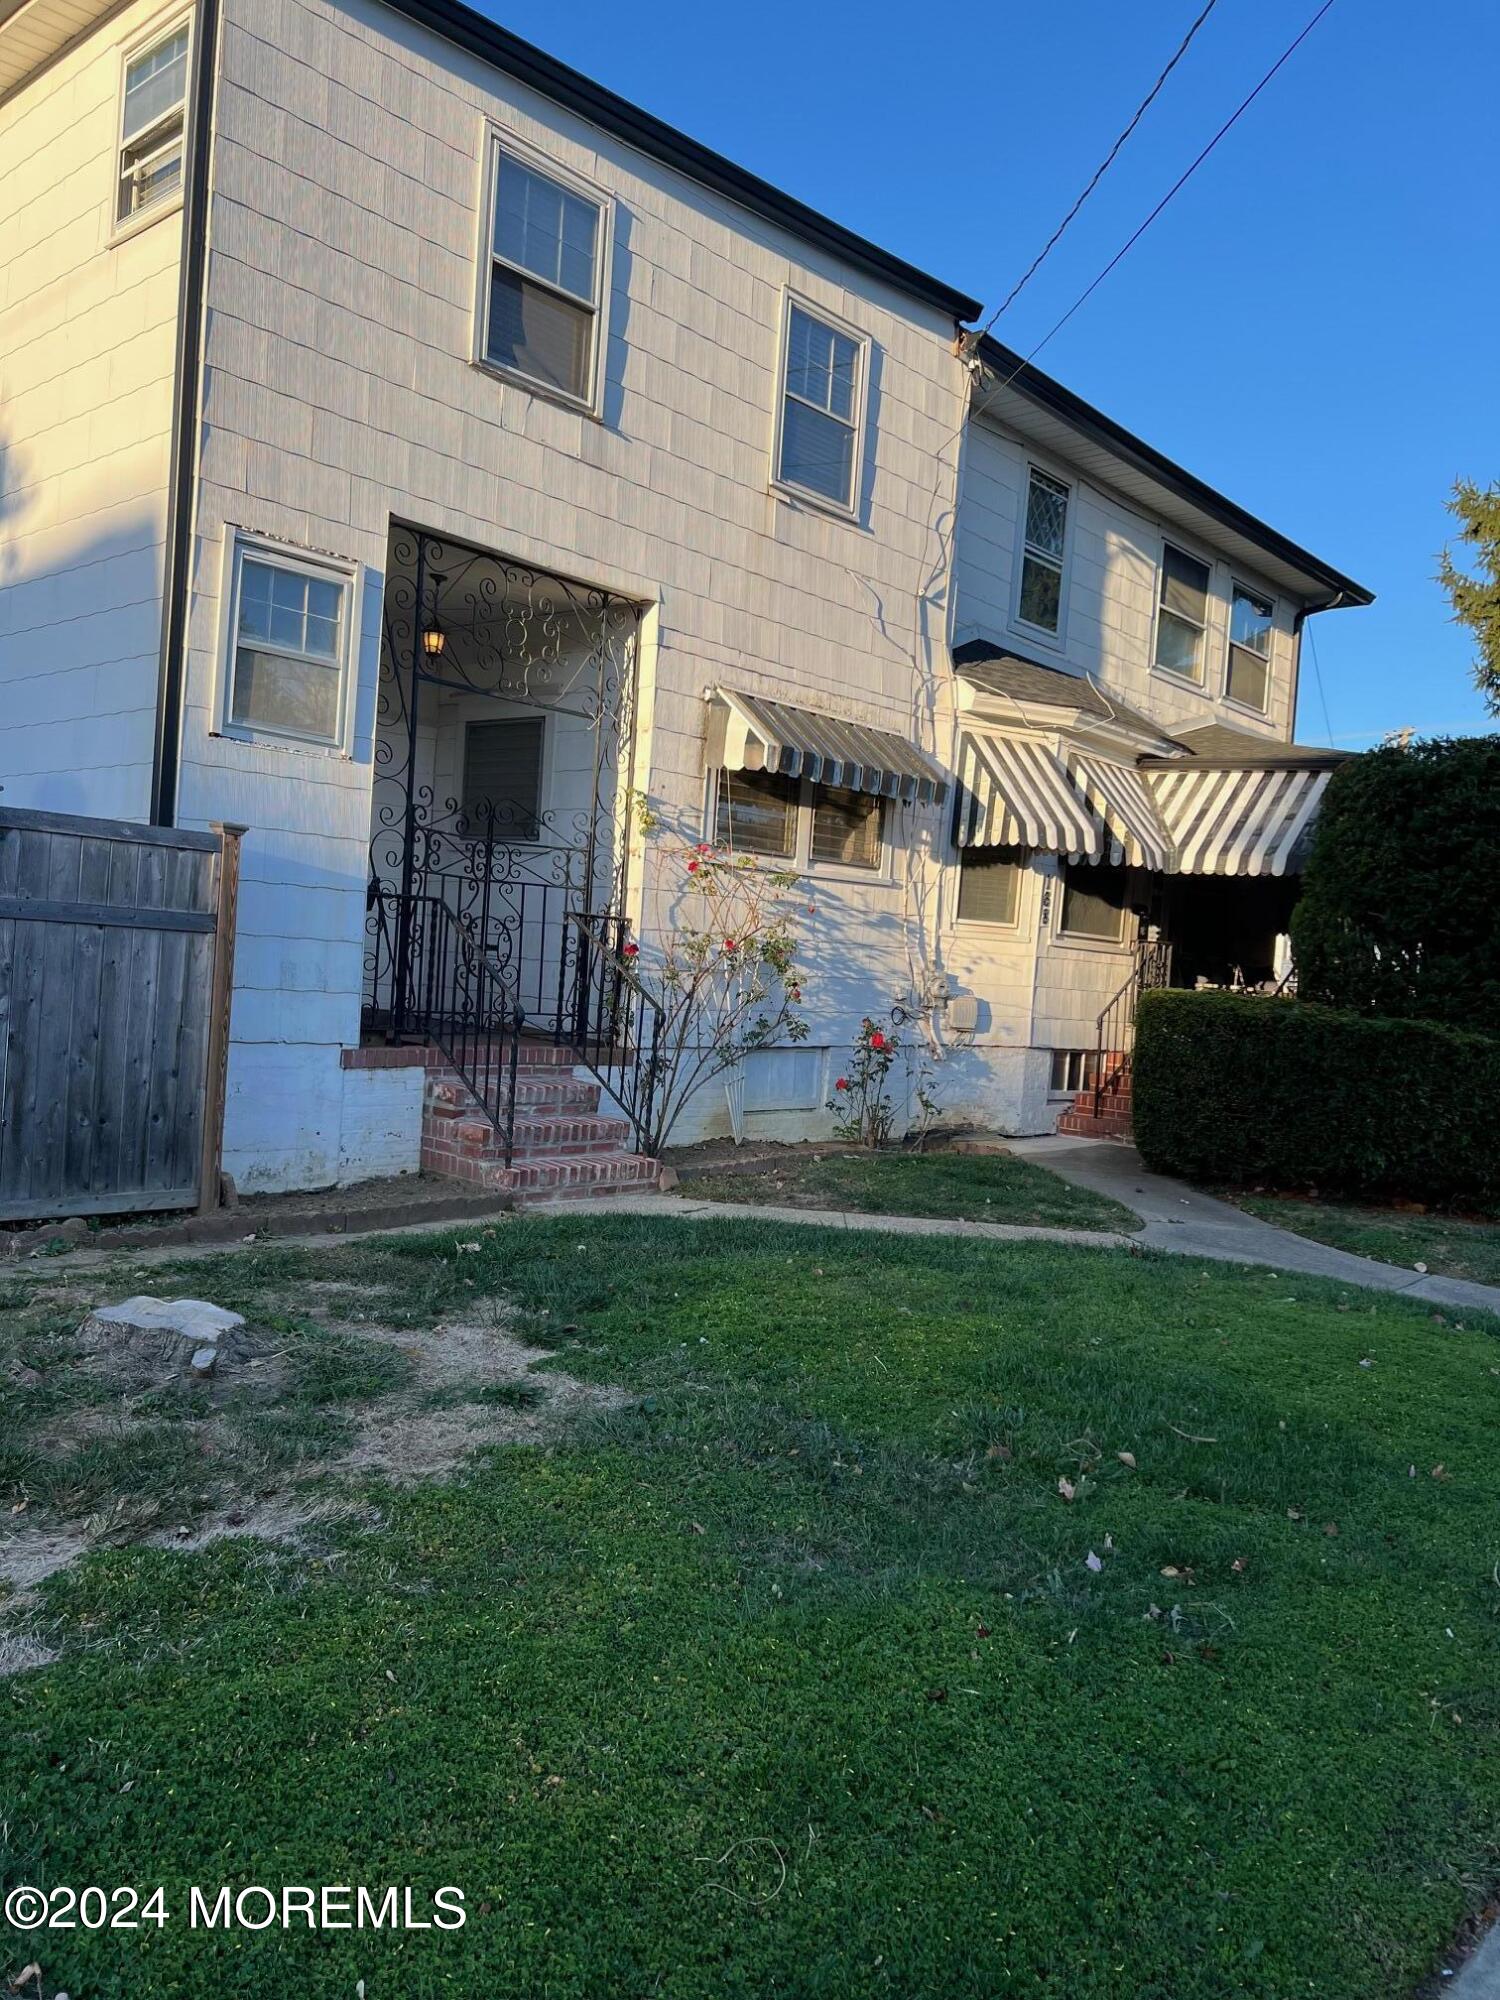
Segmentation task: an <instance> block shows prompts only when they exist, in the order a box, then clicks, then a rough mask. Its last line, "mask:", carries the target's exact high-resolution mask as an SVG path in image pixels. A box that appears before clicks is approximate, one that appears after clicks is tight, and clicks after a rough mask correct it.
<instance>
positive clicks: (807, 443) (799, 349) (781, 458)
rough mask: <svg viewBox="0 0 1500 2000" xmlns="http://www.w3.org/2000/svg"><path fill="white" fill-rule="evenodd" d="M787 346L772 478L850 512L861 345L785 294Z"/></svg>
mask: <svg viewBox="0 0 1500 2000" xmlns="http://www.w3.org/2000/svg"><path fill="white" fill-rule="evenodd" d="M784 348H785V352H784V354H783V357H782V385H781V412H780V421H779V423H778V426H777V441H776V480H777V483H778V485H781V486H789V487H793V488H795V489H796V490H797V491H798V492H801V493H810V494H812V495H814V496H815V497H816V498H817V499H819V500H827V501H830V502H832V504H833V505H834V506H836V507H840V508H843V509H844V510H845V511H847V512H849V513H852V512H853V511H854V507H855V501H856V496H857V492H858V481H859V465H860V452H861V446H862V442H863V440H862V427H863V423H864V402H865V392H864V373H865V348H866V343H865V341H864V340H863V339H862V338H861V337H859V336H858V335H856V334H853V333H851V332H850V331H849V330H848V329H847V328H844V327H841V326H838V325H836V324H835V323H834V322H833V321H831V320H827V319H824V318H822V317H821V316H820V315H818V314H817V313H814V312H812V311H811V310H809V308H808V307H806V306H803V305H800V304H799V303H798V302H797V300H795V299H789V300H788V301H787V314H786V331H785V336H784Z"/></svg>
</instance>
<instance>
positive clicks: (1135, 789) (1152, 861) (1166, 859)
mask: <svg viewBox="0 0 1500 2000" xmlns="http://www.w3.org/2000/svg"><path fill="white" fill-rule="evenodd" d="M1068 770H1069V772H1070V773H1071V775H1072V779H1073V783H1074V784H1075V785H1076V786H1077V788H1078V791H1079V793H1080V795H1081V796H1082V798H1083V801H1084V804H1085V805H1086V806H1087V807H1088V810H1089V812H1090V813H1091V814H1092V815H1093V817H1094V819H1095V820H1096V821H1097V822H1098V823H1099V825H1100V827H1101V828H1102V829H1103V835H1104V838H1103V839H1101V842H1100V851H1101V854H1102V855H1104V856H1106V857H1107V858H1108V859H1109V860H1111V861H1114V862H1116V863H1118V862H1121V861H1124V862H1126V863H1128V864H1129V866H1130V867H1132V868H1154V869H1156V870H1157V871H1158V872H1160V873H1165V872H1166V870H1167V869H1168V868H1170V867H1171V865H1172V843H1171V841H1170V839H1169V838H1168V835H1167V831H1166V828H1165V827H1164V826H1163V825H1162V823H1161V816H1160V815H1159V814H1158V812H1157V810H1156V802H1155V801H1154V799H1153V798H1152V796H1151V794H1150V792H1149V791H1148V789H1147V787H1146V781H1145V779H1144V778H1143V777H1142V776H1141V774H1140V772H1139V771H1137V770H1136V769H1135V767H1134V765H1131V764H1112V763H1110V762H1108V761H1107V760H1106V759H1105V758H1103V757H1086V756H1084V755H1083V753H1082V752H1081V751H1077V750H1071V751H1069V753H1068Z"/></svg>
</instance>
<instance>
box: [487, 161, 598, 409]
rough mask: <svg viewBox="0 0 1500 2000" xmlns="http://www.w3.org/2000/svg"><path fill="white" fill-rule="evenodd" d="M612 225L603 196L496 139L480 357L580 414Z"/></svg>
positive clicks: (588, 397)
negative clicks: (577, 408)
mask: <svg viewBox="0 0 1500 2000" xmlns="http://www.w3.org/2000/svg"><path fill="white" fill-rule="evenodd" d="M608 220H609V210H608V204H607V203H606V202H605V201H604V200H603V198H602V197H600V196H597V195H593V194H590V193H589V192H588V191H587V189H585V188H584V187H582V186H580V185H579V184H577V183H575V182H573V181H572V180H571V179H570V178H569V177H567V176H566V175H564V174H562V173H561V172H560V171H559V172H548V171H545V170H544V169H543V168H541V167H539V166H537V165H535V164H533V162H532V161H531V160H530V159H528V158H524V157H522V156H521V155H520V154H519V153H518V152H517V151H516V150H515V149H514V148H513V147H512V146H511V145H510V144H509V143H508V142H504V141H501V140H499V139H496V140H495V141H494V146H493V199H492V208H491V228H490V256H489V270H488V272H487V274H486V282H485V303H484V338H483V343H482V358H483V359H484V360H485V361H486V362H488V363H489V365H490V366H491V367H494V368H499V369H501V370H503V371H504V372H505V373H506V374H507V375H514V376H516V377H518V378H519V379H520V380H521V381H523V382H526V383H527V384H529V385H530V386H531V387H533V388H537V389H542V390H545V391H547V392H548V393H549V394H551V395H555V396H559V397H561V398H563V399H564V400H565V401H567V402H570V403H576V404H579V405H580V406H582V407H584V408H586V409H592V408H593V407H594V406H595V404H596V402H597V388H598V377H599V367H600V345H601V340H602V332H603V320H604V270H605V252H606V244H607V240H608V235H609V229H608Z"/></svg>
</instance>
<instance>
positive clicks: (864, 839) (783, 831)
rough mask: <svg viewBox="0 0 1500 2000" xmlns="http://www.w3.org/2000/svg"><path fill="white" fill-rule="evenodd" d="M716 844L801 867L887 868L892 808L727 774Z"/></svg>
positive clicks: (756, 774)
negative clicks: (887, 818) (887, 833)
mask: <svg viewBox="0 0 1500 2000" xmlns="http://www.w3.org/2000/svg"><path fill="white" fill-rule="evenodd" d="M714 839H715V840H716V841H717V843H718V845H719V846H720V847H724V848H727V849H728V850H729V851H730V852H731V853H734V854H753V855H757V856H759V857H761V858H762V859H764V860H767V861H786V862H791V863H794V864H795V865H796V866H798V867H816V868H824V867H833V868H861V869H868V870H869V871H870V872H871V873H875V872H877V871H878V870H880V869H881V868H882V867H883V866H884V865H885V858H886V842H885V801H884V799H882V798H878V797H876V795H875V794H874V793H873V792H851V791H846V790H845V789H844V788H843V787H842V786H839V785H814V784H808V783H806V782H804V781H803V780H802V779H800V778H787V777H783V776H781V775H780V773H778V772H774V771H720V772H719V775H718V784H717V792H716V796H715V801H714Z"/></svg>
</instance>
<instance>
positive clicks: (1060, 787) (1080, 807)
mask: <svg viewBox="0 0 1500 2000" xmlns="http://www.w3.org/2000/svg"><path fill="white" fill-rule="evenodd" d="M954 839H955V841H956V842H957V844H958V845H959V846H960V847H1035V848H1040V849H1041V850H1042V852H1043V853H1050V854H1077V855H1084V856H1086V857H1087V858H1088V859H1089V860H1093V861H1097V860H1098V859H1099V856H1100V854H1101V852H1102V850H1103V836H1102V833H1101V830H1100V826H1099V823H1098V821H1097V820H1096V819H1095V818H1094V817H1093V816H1092V815H1091V813H1090V811H1089V809H1088V806H1087V805H1086V804H1085V802H1084V800H1083V799H1082V797H1081V796H1080V795H1079V793H1078V792H1077V790H1076V789H1075V788H1074V786H1073V784H1072V782H1071V781H1070V779H1069V777H1068V774H1067V771H1066V770H1065V769H1064V767H1063V765H1062V762H1061V761H1060V759H1059V758H1058V756H1057V753H1056V751H1054V750H1053V749H1052V748H1051V747H1050V746H1049V745H1048V744H1045V743H1038V742H1035V741H1033V740H1031V739H1029V738H1026V737H1020V736H977V735H973V734H971V733H970V732H969V731H967V730H965V731H964V733H963V734H962V735H961V736H960V737H959V741H958V808H957V813H956V815H955V824H954Z"/></svg>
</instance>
